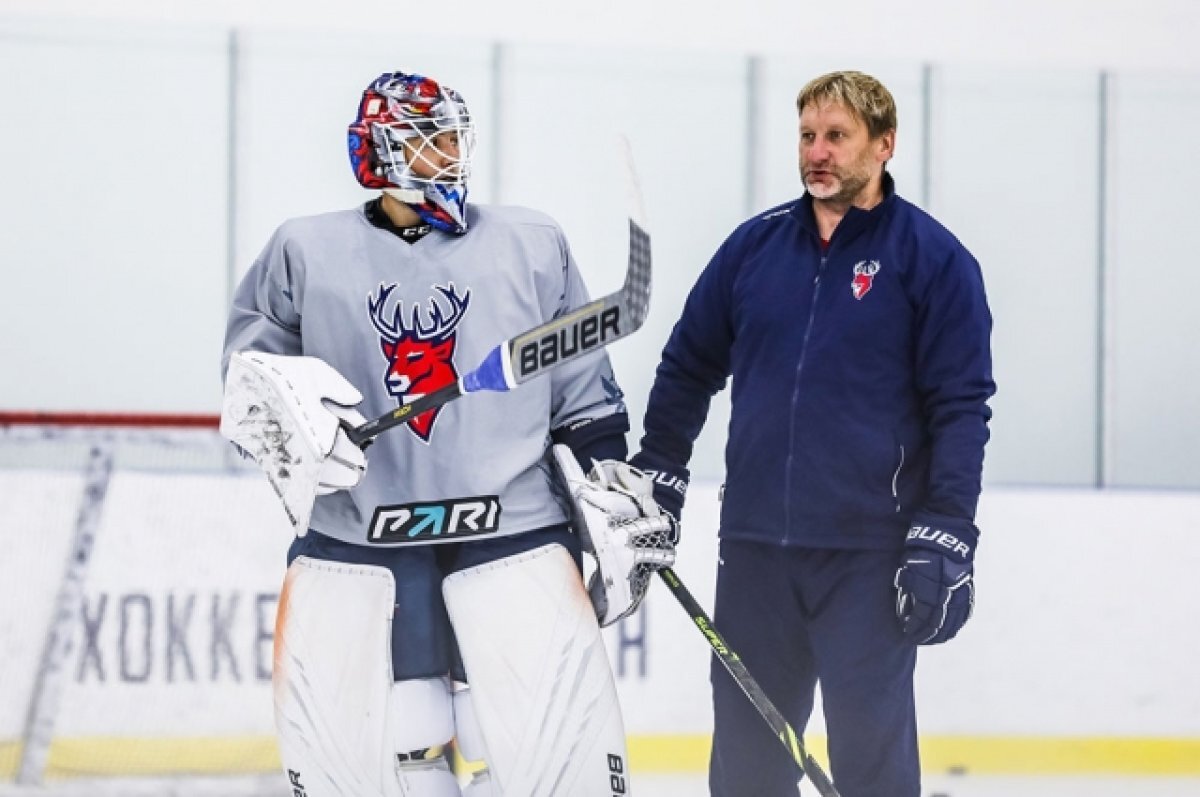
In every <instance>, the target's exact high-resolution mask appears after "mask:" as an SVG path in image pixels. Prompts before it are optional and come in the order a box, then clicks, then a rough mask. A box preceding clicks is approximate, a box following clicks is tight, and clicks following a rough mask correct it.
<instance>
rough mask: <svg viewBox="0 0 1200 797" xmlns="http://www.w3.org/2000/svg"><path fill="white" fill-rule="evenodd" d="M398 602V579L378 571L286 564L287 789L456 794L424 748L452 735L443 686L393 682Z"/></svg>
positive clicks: (282, 621)
mask: <svg viewBox="0 0 1200 797" xmlns="http://www.w3.org/2000/svg"><path fill="white" fill-rule="evenodd" d="M394 602H395V580H394V578H393V577H392V574H391V572H389V571H388V570H387V569H386V568H383V567H377V566H373V565H359V564H346V563H343V562H331V561H327V560H320V559H312V558H309V557H307V556H300V557H297V558H296V559H295V560H294V561H293V562H292V565H291V566H290V567H289V568H288V571H287V576H286V578H285V580H284V585H283V591H282V593H281V594H280V597H279V613H278V617H277V620H276V626H275V662H274V669H273V673H272V683H273V687H274V694H275V723H276V727H277V730H278V734H279V751H280V756H281V758H282V761H283V766H284V770H285V772H286V773H287V776H288V780H289V782H291V783H292V784H293V789H296V788H303V789H304V790H305V793H306V794H308V795H311V796H312V797H317V796H318V795H338V797H340V796H341V795H372V797H374V796H375V795H379V797H416V795H429V797H458V795H459V791H458V786H457V782H456V780H455V778H454V776H453V774H452V773H450V771H449V768H448V767H447V766H446V762H445V760H444V759H443V758H442V757H441V756H437V757H435V758H432V759H430V758H426V757H425V756H424V752H423V748H428V747H435V746H437V745H441V744H445V743H446V742H447V741H449V739H450V737H451V735H452V732H453V726H452V723H453V719H452V717H453V715H452V709H451V705H452V704H451V698H450V693H449V689H448V685H447V683H446V681H445V680H443V679H441V678H431V679H421V680H411V681H401V682H399V683H393V681H392V663H391V657H392V654H391V633H392V632H391V624H392V612H393V606H394ZM419 750H420V751H422V752H421V753H420V754H419V755H415V754H414V753H415V752H416V751H419ZM397 753H402V754H404V755H400V756H398V755H397Z"/></svg>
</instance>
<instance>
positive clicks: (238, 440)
mask: <svg viewBox="0 0 1200 797" xmlns="http://www.w3.org/2000/svg"><path fill="white" fill-rule="evenodd" d="M360 401H362V394H361V393H359V392H358V390H357V389H356V388H355V387H354V385H352V384H350V383H349V382H348V381H347V380H346V379H345V377H343V376H342V375H341V374H339V373H338V372H337V371H336V370H334V368H333V367H332V366H330V365H329V364H328V363H326V362H324V361H323V360H319V359H317V358H316V357H288V356H284V355H278V354H264V353H262V352H254V351H246V352H238V353H236V354H234V355H233V356H232V357H231V358H230V360H229V371H228V373H227V374H226V377H225V400H224V404H223V405H222V407H221V435H222V436H224V437H225V438H226V439H228V440H230V441H232V442H233V443H234V444H235V445H237V446H238V447H239V448H240V449H241V450H242V451H243V452H244V453H245V454H246V456H248V457H249V458H251V459H253V460H254V461H255V462H257V463H258V464H259V467H261V468H262V469H263V470H264V471H266V473H267V477H268V478H269V479H270V480H271V484H272V485H273V486H274V487H275V491H276V493H278V494H279V496H280V498H281V499H282V500H283V503H284V508H285V510H287V512H288V516H289V518H290V519H291V520H292V522H293V525H294V526H295V529H296V533H297V534H300V535H301V536H303V535H304V534H305V533H306V532H307V531H308V528H307V521H308V514H309V511H310V510H311V505H312V497H313V494H314V493H315V494H316V495H328V494H329V493H333V492H336V491H338V490H348V489H350V488H351V487H354V486H355V485H357V484H358V483H359V482H360V481H362V478H363V476H364V475H365V474H366V470H367V458H366V455H365V454H364V453H363V450H362V449H361V448H359V447H358V446H357V445H355V444H354V443H353V442H352V441H351V440H350V438H349V437H348V436H347V435H346V430H345V428H344V424H348V425H350V426H351V427H354V426H361V425H362V424H363V423H365V422H366V418H364V417H363V415H362V414H361V413H360V412H359V411H358V410H356V409H354V405H355V404H358V403H359V402H360Z"/></svg>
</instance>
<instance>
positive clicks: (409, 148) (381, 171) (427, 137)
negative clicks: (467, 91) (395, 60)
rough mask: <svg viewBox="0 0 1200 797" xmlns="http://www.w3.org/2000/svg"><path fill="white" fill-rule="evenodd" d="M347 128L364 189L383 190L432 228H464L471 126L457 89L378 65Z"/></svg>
mask: <svg viewBox="0 0 1200 797" xmlns="http://www.w3.org/2000/svg"><path fill="white" fill-rule="evenodd" d="M347 132H348V144H349V148H350V164H351V166H352V167H353V168H354V176H355V177H356V178H357V179H358V182H359V183H361V184H362V186H363V187H364V188H380V189H383V190H384V191H385V192H387V193H388V194H390V195H391V196H393V197H394V198H396V199H398V200H400V201H401V202H404V203H405V204H407V205H409V206H410V207H411V208H412V209H413V210H415V211H416V212H417V214H418V215H419V216H420V217H421V219H422V220H423V221H424V222H426V223H427V224H430V225H432V226H433V227H436V228H437V229H439V230H445V231H446V232H451V233H455V234H462V233H464V232H466V231H467V222H466V216H465V214H466V204H467V178H468V177H469V176H470V171H471V156H472V155H473V153H474V149H475V125H474V123H473V122H472V121H471V114H470V112H469V111H468V110H467V105H466V103H465V102H464V101H463V98H462V96H461V95H459V93H458V92H457V91H455V90H454V89H451V88H449V87H446V86H442V85H439V84H438V83H437V81H435V80H432V79H430V78H427V77H424V76H422V75H407V74H405V73H403V72H386V73H384V74H382V75H380V76H379V77H378V78H376V79H375V81H374V82H373V83H371V85H370V86H368V87H367V90H366V91H364V92H363V96H362V101H361V102H359V104H358V115H357V117H356V118H355V120H354V121H353V122H352V123H351V124H350V127H349V130H348V131H347ZM414 165H416V166H417V168H418V169H419V171H420V173H418V171H417V170H414Z"/></svg>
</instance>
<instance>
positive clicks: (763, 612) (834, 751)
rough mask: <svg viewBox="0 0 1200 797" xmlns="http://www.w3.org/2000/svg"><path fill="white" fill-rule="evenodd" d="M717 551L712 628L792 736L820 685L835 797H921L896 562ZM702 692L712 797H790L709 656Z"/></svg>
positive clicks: (778, 766)
mask: <svg viewBox="0 0 1200 797" xmlns="http://www.w3.org/2000/svg"><path fill="white" fill-rule="evenodd" d="M720 551H721V553H720V559H719V562H718V569H717V593H716V607H715V610H714V612H713V621H714V623H715V624H716V627H717V629H718V630H719V631H720V633H721V634H722V635H723V636H724V637H725V639H726V641H727V642H728V643H729V646H730V648H732V650H733V651H734V652H736V653H737V654H738V655H739V656H741V658H742V660H743V661H744V662H745V664H746V667H747V668H748V669H749V671H750V674H751V675H752V676H754V679H755V680H756V681H758V682H759V684H760V685H761V686H762V688H763V690H764V691H765V692H766V694H767V696H768V697H769V698H770V699H771V702H773V703H774V704H775V706H776V708H778V709H779V710H780V712H782V713H783V715H784V717H786V718H787V720H788V722H789V723H790V724H791V725H792V727H793V728H795V729H796V731H797V732H803V729H804V727H805V725H806V724H807V722H808V718H809V715H810V714H811V712H812V709H813V698H814V689H815V686H816V683H817V681H818V680H819V681H820V684H821V697H822V703H823V707H824V713H825V721H826V727H827V729H828V733H829V761H830V769H831V772H830V774H831V775H832V777H833V780H834V783H835V785H836V786H837V788H838V791H839V792H841V794H842V797H919V795H920V791H921V786H920V764H919V760H918V752H917V724H916V713H915V708H914V703H913V672H914V668H915V665H916V647H915V646H914V645H912V644H910V643H908V642H906V641H905V640H904V639H903V637H902V636H901V634H900V628H899V623H898V621H897V620H896V614H895V600H896V599H895V589H894V587H893V578H894V576H895V573H896V567H897V565H898V564H899V561H900V554H899V552H896V551H853V550H824V549H814V548H795V547H784V546H777V545H770V544H763V543H757V542H743V541H736V540H735V541H730V540H729V539H727V538H726V539H723V540H722V541H721V547H720ZM711 680H712V688H713V709H714V734H713V751H712V759H711V763H710V769H709V786H710V789H711V792H712V795H713V797H777V796H778V797H783V795H788V797H794V795H796V793H797V790H796V783H797V781H798V780H799V778H800V773H799V769H798V768H797V766H796V764H795V762H794V761H793V759H792V756H791V755H790V754H789V753H788V751H787V750H786V749H785V748H784V747H783V745H782V744H780V742H779V740H778V739H776V738H775V737H774V735H773V734H772V733H771V730H770V728H769V727H768V725H767V724H766V722H765V721H764V720H763V719H762V717H761V716H759V714H758V713H757V711H756V710H755V708H754V707H753V705H752V704H751V703H750V701H749V700H748V699H747V697H746V695H745V694H744V693H743V692H742V691H741V689H740V688H739V687H738V685H737V683H736V682H735V681H734V680H733V678H732V677H731V676H730V675H729V674H728V672H726V670H725V668H724V667H723V666H722V665H721V663H720V661H719V660H718V659H717V658H716V657H715V656H714V657H713V663H712V674H711ZM810 751H811V749H810Z"/></svg>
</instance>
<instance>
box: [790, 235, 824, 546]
mask: <svg viewBox="0 0 1200 797" xmlns="http://www.w3.org/2000/svg"><path fill="white" fill-rule="evenodd" d="M828 259H829V255H828V253H826V254H822V255H821V262H820V264H819V265H818V266H817V275H816V276H815V277H813V293H812V301H811V303H810V304H809V306H808V323H807V324H805V326H804V337H803V338H802V339H801V341H800V360H799V361H798V362H797V363H796V377H795V381H794V382H793V383H792V385H793V387H792V412H791V419H790V421H789V427H790V428H789V430H788V431H789V434H788V455H787V467H786V470H785V471H784V476H785V481H784V488H783V489H784V501H783V533H782V535H781V536H780V538H779V541H780V543H784V542H786V541H787V536H788V529H790V528H791V527H792V487H791V486H792V460H793V458H794V457H793V452H794V450H795V442H796V403H797V402H798V401H799V400H800V372H801V371H803V370H804V359H805V356H806V355H807V354H808V339H809V337H810V336H811V335H812V328H813V321H814V320H815V319H816V317H817V299H818V298H819V297H820V295H821V277H822V276H823V275H824V274H825V261H827V260H828Z"/></svg>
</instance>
